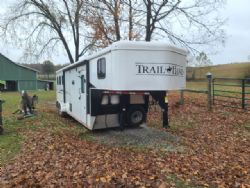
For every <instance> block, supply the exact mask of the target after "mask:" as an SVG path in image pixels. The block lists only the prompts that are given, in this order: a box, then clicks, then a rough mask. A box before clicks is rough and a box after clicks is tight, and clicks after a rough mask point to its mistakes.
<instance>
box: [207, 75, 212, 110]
mask: <svg viewBox="0 0 250 188" xmlns="http://www.w3.org/2000/svg"><path fill="white" fill-rule="evenodd" d="M206 76H207V81H208V84H207V107H208V110H209V111H211V110H212V78H213V75H212V73H210V72H208V73H207V75H206Z"/></svg>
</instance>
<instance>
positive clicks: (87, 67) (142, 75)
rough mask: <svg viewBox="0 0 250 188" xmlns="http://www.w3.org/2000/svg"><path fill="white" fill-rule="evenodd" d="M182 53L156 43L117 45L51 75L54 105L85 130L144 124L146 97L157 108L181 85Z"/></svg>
mask: <svg viewBox="0 0 250 188" xmlns="http://www.w3.org/2000/svg"><path fill="white" fill-rule="evenodd" d="M186 55H187V52H186V51H185V50H183V49H180V48H176V47H173V46H169V45H167V44H165V43H159V42H131V41H120V42H116V43H113V44H112V45H111V46H109V47H107V48H105V49H103V50H101V51H100V52H98V53H95V54H93V55H91V56H88V57H85V58H83V59H81V60H80V61H78V62H76V63H74V64H72V65H69V66H67V67H65V68H63V69H61V70H59V71H57V107H58V110H59V112H60V113H61V114H63V113H67V114H68V115H70V116H72V117H73V118H74V119H76V120H77V121H79V122H80V123H82V124H83V125H84V126H86V127H87V128H88V129H90V130H95V129H104V128H111V127H119V126H120V127H124V126H126V125H128V126H137V125H140V124H141V123H143V122H145V121H146V115H147V112H148V103H149V95H151V96H152V97H153V98H154V99H155V100H156V101H157V102H158V104H159V105H160V106H161V108H162V109H163V117H164V119H165V120H163V124H164V125H165V126H167V124H168V121H167V119H168V117H167V110H168V104H167V101H166V100H165V97H166V94H167V93H166V92H167V91H168V90H179V89H184V88H185V86H186Z"/></svg>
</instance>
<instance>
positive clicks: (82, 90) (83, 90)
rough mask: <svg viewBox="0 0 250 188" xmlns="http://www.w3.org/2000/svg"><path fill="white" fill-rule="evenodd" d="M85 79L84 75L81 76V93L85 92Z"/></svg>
mask: <svg viewBox="0 0 250 188" xmlns="http://www.w3.org/2000/svg"><path fill="white" fill-rule="evenodd" d="M84 87H85V79H84V75H82V76H81V93H84V92H85V89H84Z"/></svg>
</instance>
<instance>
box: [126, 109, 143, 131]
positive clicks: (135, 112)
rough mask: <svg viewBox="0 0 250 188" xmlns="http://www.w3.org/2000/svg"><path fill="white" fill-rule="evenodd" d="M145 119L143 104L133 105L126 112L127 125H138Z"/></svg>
mask: <svg viewBox="0 0 250 188" xmlns="http://www.w3.org/2000/svg"><path fill="white" fill-rule="evenodd" d="M145 120H146V112H145V109H144V108H143V106H141V105H133V106H131V107H129V109H128V112H127V122H128V125H129V126H133V127H135V126H139V125H141V124H142V123H143V122H145Z"/></svg>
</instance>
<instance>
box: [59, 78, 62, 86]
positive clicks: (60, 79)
mask: <svg viewBox="0 0 250 188" xmlns="http://www.w3.org/2000/svg"><path fill="white" fill-rule="evenodd" d="M61 83H62V81H61V76H59V85H61Z"/></svg>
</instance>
